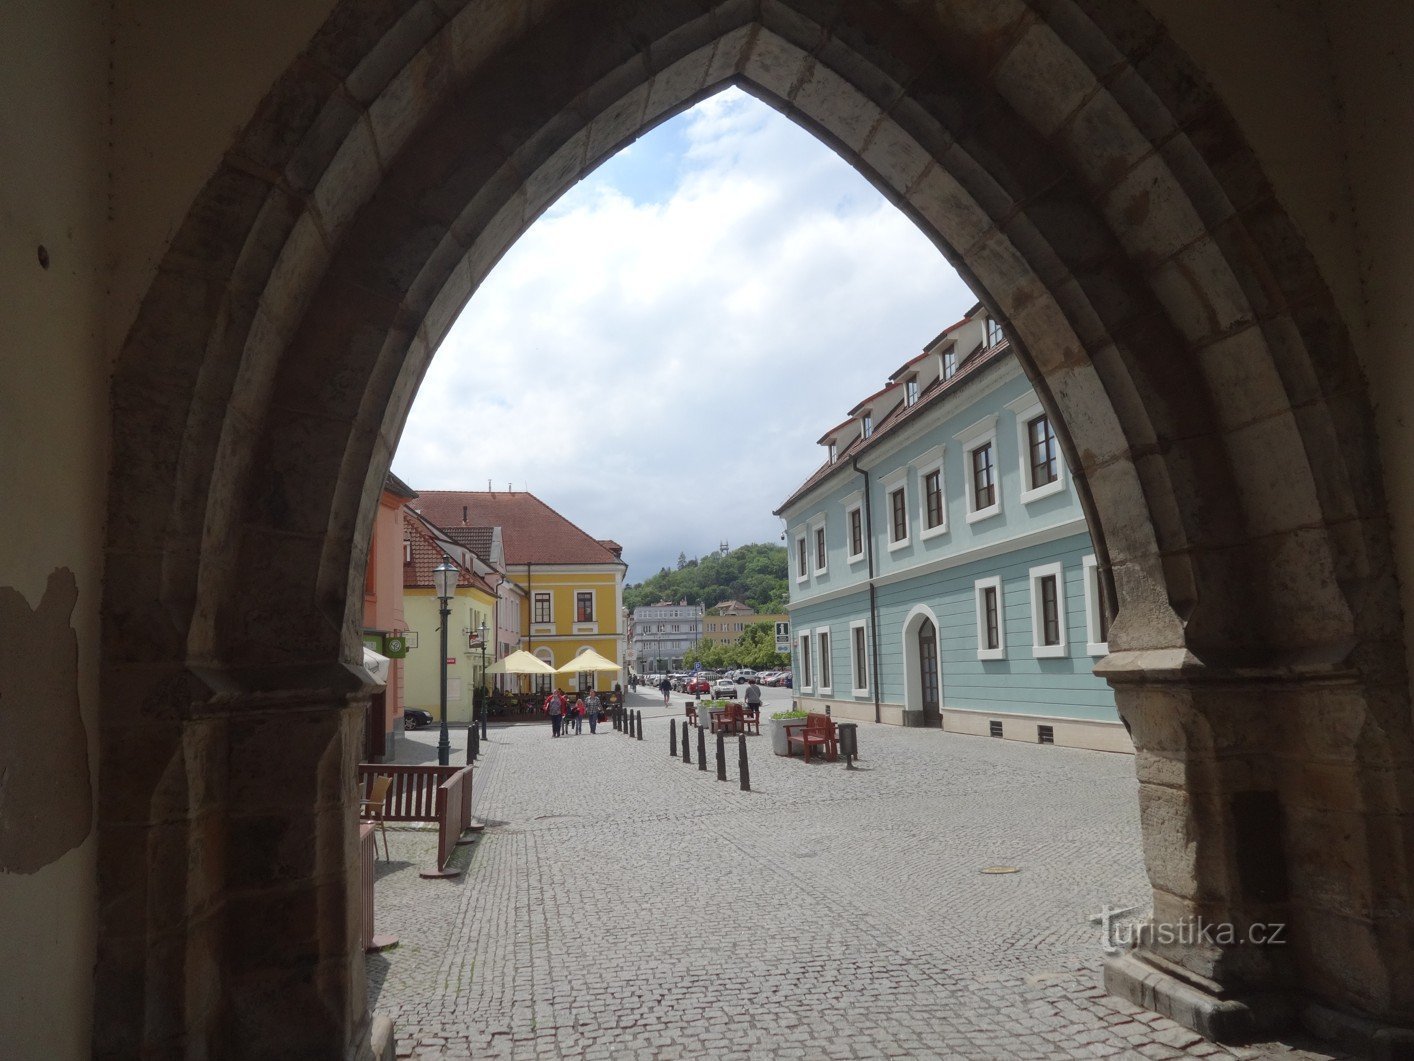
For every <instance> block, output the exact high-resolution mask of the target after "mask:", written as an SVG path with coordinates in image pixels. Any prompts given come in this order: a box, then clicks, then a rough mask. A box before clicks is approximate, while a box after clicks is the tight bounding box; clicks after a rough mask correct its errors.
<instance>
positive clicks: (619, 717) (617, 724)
mask: <svg viewBox="0 0 1414 1061" xmlns="http://www.w3.org/2000/svg"><path fill="white" fill-rule="evenodd" d="M623 714H624V711H623V708H621V707H620V706H619V705H618V704H615V705H614V728H615V729H623V728H624V724H623Z"/></svg>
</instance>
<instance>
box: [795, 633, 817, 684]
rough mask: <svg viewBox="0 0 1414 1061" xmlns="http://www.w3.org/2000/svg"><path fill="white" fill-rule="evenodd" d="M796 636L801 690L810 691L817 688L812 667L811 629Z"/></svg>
mask: <svg viewBox="0 0 1414 1061" xmlns="http://www.w3.org/2000/svg"><path fill="white" fill-rule="evenodd" d="M796 638H797V640H796V645H797V646H798V647H797V651H796V656H797V657H798V662H799V663H800V691H801V692H803V693H808V692H810V691H812V690H813V689H814V688H815V673H814V671H812V670H811V668H810V663H811V659H810V631H809V630H806V631H803V632H800V633H797V635H796Z"/></svg>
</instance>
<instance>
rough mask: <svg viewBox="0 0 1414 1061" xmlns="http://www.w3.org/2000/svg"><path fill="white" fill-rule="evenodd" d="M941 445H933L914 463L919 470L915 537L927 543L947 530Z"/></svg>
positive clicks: (945, 490)
mask: <svg viewBox="0 0 1414 1061" xmlns="http://www.w3.org/2000/svg"><path fill="white" fill-rule="evenodd" d="M945 452H946V449H945V447H943V446H934V447H933V448H932V449H930V450H928V451H927V452H926V453H924V454H922V455H921V456H920V457H919V458H918V459H917V460H915V461H914V462H913V466H914V467H915V468H917V469H918V537H919V539H920V540H923V541H926V540H927V539H929V538H936V537H937V536H938V535H939V534H946V533H947V530H948V499H947V476H946V474H945V473H944V471H943V456H944V454H945Z"/></svg>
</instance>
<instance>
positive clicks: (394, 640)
mask: <svg viewBox="0 0 1414 1061" xmlns="http://www.w3.org/2000/svg"><path fill="white" fill-rule="evenodd" d="M407 654H408V639H407V638H406V637H405V636H403V635H402V634H389V635H388V636H387V637H385V638H384V639H383V655H385V656H387V657H388V658H389V659H402V658H404V657H405V656H406V655H407Z"/></svg>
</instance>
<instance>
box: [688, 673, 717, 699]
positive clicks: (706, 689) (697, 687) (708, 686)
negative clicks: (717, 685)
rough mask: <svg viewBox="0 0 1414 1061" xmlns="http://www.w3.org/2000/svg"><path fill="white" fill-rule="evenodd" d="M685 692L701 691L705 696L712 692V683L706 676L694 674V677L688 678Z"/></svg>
mask: <svg viewBox="0 0 1414 1061" xmlns="http://www.w3.org/2000/svg"><path fill="white" fill-rule="evenodd" d="M687 692H688V693H689V694H690V695H691V694H695V693H701V694H702V695H703V696H707V695H709V694H710V693H711V692H712V683H711V682H710V681H708V680H707V679H706V678H704V677H702V675H700V674H699V675H696V676H695V677H692V678H689V679H688V681H687Z"/></svg>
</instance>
